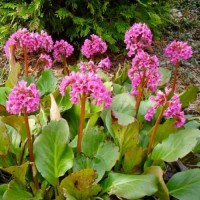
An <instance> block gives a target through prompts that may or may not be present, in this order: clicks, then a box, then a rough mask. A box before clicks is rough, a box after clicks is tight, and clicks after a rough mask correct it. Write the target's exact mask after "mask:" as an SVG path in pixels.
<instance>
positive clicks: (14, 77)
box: [6, 45, 20, 88]
mask: <svg viewBox="0 0 200 200" xmlns="http://www.w3.org/2000/svg"><path fill="white" fill-rule="evenodd" d="M9 54H10V55H9V68H10V70H9V74H8V79H7V81H6V87H10V88H13V86H14V85H16V84H17V82H18V75H19V73H20V64H19V63H17V62H16V60H15V53H14V45H12V46H10V47H9Z"/></svg>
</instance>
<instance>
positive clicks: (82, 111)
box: [77, 93, 87, 153]
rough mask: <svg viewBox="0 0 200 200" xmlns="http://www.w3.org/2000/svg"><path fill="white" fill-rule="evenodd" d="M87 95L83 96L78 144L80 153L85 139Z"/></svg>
mask: <svg viewBox="0 0 200 200" xmlns="http://www.w3.org/2000/svg"><path fill="white" fill-rule="evenodd" d="M86 98H87V95H86V94H85V93H83V94H82V95H81V114H80V122H79V129H78V142H77V151H78V153H80V152H81V149H82V148H81V143H82V138H83V127H84V118H85V102H86Z"/></svg>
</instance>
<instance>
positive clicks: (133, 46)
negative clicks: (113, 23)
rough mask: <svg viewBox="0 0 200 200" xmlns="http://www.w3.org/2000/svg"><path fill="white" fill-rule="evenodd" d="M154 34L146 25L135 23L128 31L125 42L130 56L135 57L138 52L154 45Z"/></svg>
mask: <svg viewBox="0 0 200 200" xmlns="http://www.w3.org/2000/svg"><path fill="white" fill-rule="evenodd" d="M152 37H153V35H152V33H151V30H150V29H149V28H148V26H147V25H146V24H143V23H134V24H133V26H132V27H131V28H130V29H129V30H128V31H126V33H125V39H124V42H125V44H126V49H127V50H128V54H127V55H128V56H129V57H132V56H134V55H135V54H136V53H137V51H138V50H140V49H144V48H145V47H149V46H150V45H151V43H152Z"/></svg>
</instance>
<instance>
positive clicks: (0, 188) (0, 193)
mask: <svg viewBox="0 0 200 200" xmlns="http://www.w3.org/2000/svg"><path fill="white" fill-rule="evenodd" d="M7 189H8V184H1V185H0V200H3V195H4V193H5V191H6V190H7Z"/></svg>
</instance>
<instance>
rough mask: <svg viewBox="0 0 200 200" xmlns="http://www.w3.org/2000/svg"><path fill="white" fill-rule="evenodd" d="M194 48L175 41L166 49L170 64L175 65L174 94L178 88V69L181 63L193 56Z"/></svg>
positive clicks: (165, 52) (185, 43)
mask: <svg viewBox="0 0 200 200" xmlns="http://www.w3.org/2000/svg"><path fill="white" fill-rule="evenodd" d="M192 53H193V52H192V47H191V46H190V45H188V43H187V42H182V41H176V40H174V41H173V42H171V43H170V44H168V45H167V47H166V48H165V49H164V54H165V56H166V57H167V58H169V59H170V62H171V63H172V64H174V65H175V70H174V79H173V83H172V91H173V92H174V90H175V87H176V79H177V74H178V68H179V66H180V63H181V61H186V60H188V59H189V58H190V57H191V56H192Z"/></svg>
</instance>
